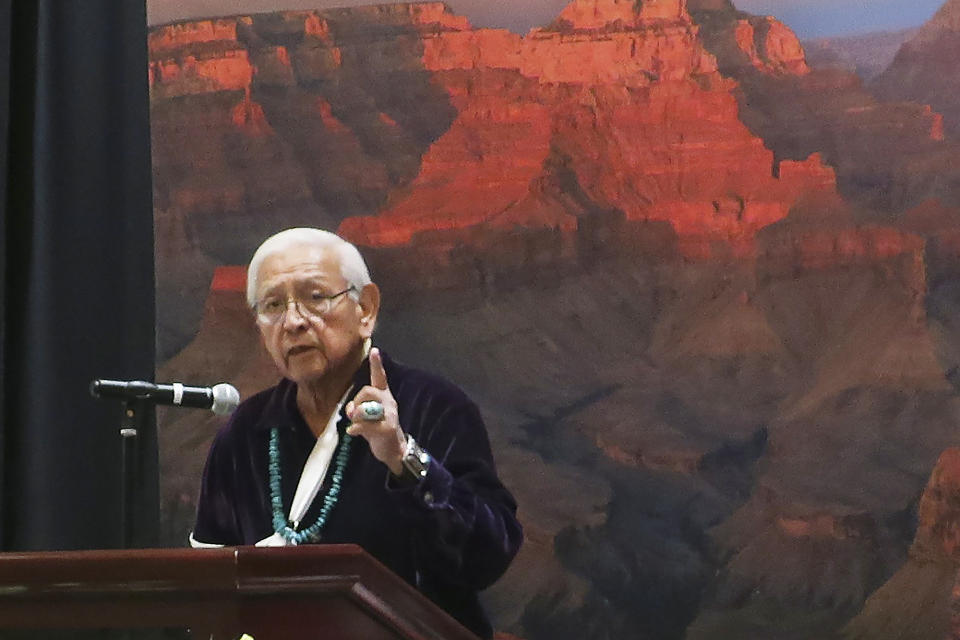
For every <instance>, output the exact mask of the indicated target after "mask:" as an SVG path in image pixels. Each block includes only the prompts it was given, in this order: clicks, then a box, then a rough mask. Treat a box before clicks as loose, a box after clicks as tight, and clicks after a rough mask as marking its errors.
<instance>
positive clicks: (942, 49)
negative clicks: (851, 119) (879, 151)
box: [870, 0, 960, 133]
mask: <svg viewBox="0 0 960 640" xmlns="http://www.w3.org/2000/svg"><path fill="white" fill-rule="evenodd" d="M958 56H960V0H949V1H948V2H946V3H945V4H944V5H943V6H942V7H941V8H940V10H939V11H937V13H936V14H935V15H934V16H933V18H931V19H930V20H929V21H928V22H927V23H926V24H925V25H923V27H921V28H920V30H919V31H918V32H917V33H916V35H914V36H913V37H912V38H911V39H909V40H907V41H906V42H905V43H904V44H903V45H902V46H901V47H900V50H899V51H898V52H897V54H896V56H895V57H894V59H893V62H892V63H891V64H890V66H889V67H888V68H887V69H886V71H884V72H883V73H882V74H880V75H879V76H877V78H876V79H875V80H874V81H873V82H872V83H871V85H870V87H871V89H872V90H873V91H874V92H875V93H876V95H877V96H878V97H880V98H881V99H883V100H891V101H895V100H903V101H911V102H916V103H919V104H928V105H930V106H931V107H932V108H933V109H934V110H935V111H938V112H940V113H942V114H943V116H944V123H945V127H946V130H947V131H948V132H952V133H957V132H960V74H957V72H956V60H957V57H958Z"/></svg>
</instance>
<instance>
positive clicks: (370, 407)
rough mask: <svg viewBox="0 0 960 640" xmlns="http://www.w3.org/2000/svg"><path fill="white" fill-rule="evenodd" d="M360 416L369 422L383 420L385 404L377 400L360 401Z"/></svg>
mask: <svg viewBox="0 0 960 640" xmlns="http://www.w3.org/2000/svg"><path fill="white" fill-rule="evenodd" d="M360 418H361V419H362V420H366V421H368V422H376V421H377V420H383V405H382V404H380V403H379V402H377V401H376V400H368V401H367V402H361V403H360Z"/></svg>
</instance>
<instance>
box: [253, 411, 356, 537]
mask: <svg viewBox="0 0 960 640" xmlns="http://www.w3.org/2000/svg"><path fill="white" fill-rule="evenodd" d="M352 439H353V437H352V436H351V435H350V434H348V433H345V434H343V436H342V437H341V438H340V444H339V445H337V457H336V466H335V467H334V470H333V479H332V480H331V482H330V489H329V490H327V495H325V496H324V497H323V507H321V508H320V515H319V516H317V521H316V522H314V523H313V524H312V525H310V526H309V527H307V528H306V529H304V530H303V531H297V530H295V529H294V528H293V527H291V526H290V522H289V521H288V520H287V518H286V517H284V515H283V498H282V496H281V494H280V446H279V442H278V441H279V434H278V431H277V428H276V427H274V428H273V429H271V430H270V503H271V505H272V506H273V530H274V531H276V532H277V533H279V534H280V535H281V536H283V538H284V539H285V540H286V541H287V542H289V543H290V544H292V545H298V544H303V543H305V542H319V541H320V531H321V530H322V529H323V525H325V524H326V523H327V518H328V517H329V515H330V511H331V510H333V507H334V506H336V504H337V500H339V499H340V485H341V483H342V482H343V470H344V468H345V467H346V466H347V459H348V458H349V457H350V441H351V440H352Z"/></svg>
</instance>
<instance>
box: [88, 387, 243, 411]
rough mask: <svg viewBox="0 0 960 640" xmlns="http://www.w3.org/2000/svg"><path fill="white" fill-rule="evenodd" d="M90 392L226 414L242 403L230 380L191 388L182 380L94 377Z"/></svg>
mask: <svg viewBox="0 0 960 640" xmlns="http://www.w3.org/2000/svg"><path fill="white" fill-rule="evenodd" d="M90 395H92V396H93V397H94V398H119V399H121V400H147V401H150V402H153V403H155V404H172V405H175V406H178V407H192V408H195V409H210V410H211V411H213V412H214V413H215V414H217V415H226V414H228V413H230V412H231V411H233V410H234V409H236V408H237V405H238V404H240V393H239V392H238V391H237V389H236V388H235V387H234V386H232V385H229V384H226V383H221V384H218V385H215V386H213V387H188V386H186V385H184V384H180V383H179V382H174V383H172V384H157V383H154V382H144V381H143V380H132V381H130V382H126V381H123V380H94V381H93V382H91V383H90Z"/></svg>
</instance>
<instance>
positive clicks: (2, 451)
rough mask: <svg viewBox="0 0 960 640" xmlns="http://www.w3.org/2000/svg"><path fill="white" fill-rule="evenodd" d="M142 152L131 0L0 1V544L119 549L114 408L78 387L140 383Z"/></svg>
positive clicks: (142, 86) (148, 316) (145, 431)
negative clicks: (107, 381) (104, 381)
mask: <svg viewBox="0 0 960 640" xmlns="http://www.w3.org/2000/svg"><path fill="white" fill-rule="evenodd" d="M149 144H150V135H149V97H148V87H147V50H146V8H145V4H144V0H0V214H2V216H0V220H2V221H0V251H2V255H0V420H2V422H0V464H2V467H0V472H2V473H0V482H2V491H0V549H3V550H25V549H79V548H109V547H116V546H119V545H120V541H121V533H120V529H121V527H120V448H121V447H120V439H119V436H118V428H119V424H120V417H121V411H120V406H119V405H118V404H117V403H115V402H108V401H103V400H95V399H93V398H92V397H91V396H90V395H89V392H88V385H89V383H90V381H91V380H92V379H94V378H115V379H131V378H133V379H152V375H153V371H154V326H155V324H154V271H153V264H154V260H153V217H152V209H151V204H152V196H151V181H150V150H149ZM141 426H142V428H141V430H140V437H139V458H140V459H139V464H140V475H139V481H138V482H137V485H136V487H135V491H136V492H137V493H136V496H137V504H138V512H137V516H138V519H137V530H136V531H137V533H136V535H137V544H138V545H140V546H144V545H149V544H151V543H153V541H155V540H156V537H155V536H156V530H157V520H158V504H159V500H158V495H157V492H158V490H157V480H156V476H157V445H156V432H155V426H154V424H153V420H152V419H148V420H147V421H146V423H145V424H143V425H141Z"/></svg>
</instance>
